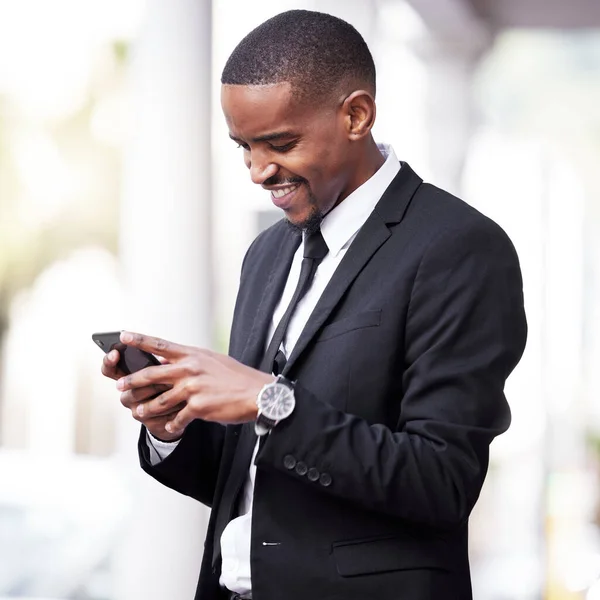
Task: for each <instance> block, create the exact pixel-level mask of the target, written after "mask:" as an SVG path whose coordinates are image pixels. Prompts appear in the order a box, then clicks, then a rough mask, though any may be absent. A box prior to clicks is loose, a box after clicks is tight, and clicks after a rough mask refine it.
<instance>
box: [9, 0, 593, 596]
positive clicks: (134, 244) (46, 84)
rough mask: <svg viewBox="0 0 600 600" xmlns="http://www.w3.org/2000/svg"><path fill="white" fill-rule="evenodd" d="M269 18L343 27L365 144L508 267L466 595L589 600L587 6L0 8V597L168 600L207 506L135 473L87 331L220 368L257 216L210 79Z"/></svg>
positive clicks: (193, 559) (420, 1) (513, 0)
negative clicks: (475, 220) (210, 360)
mask: <svg viewBox="0 0 600 600" xmlns="http://www.w3.org/2000/svg"><path fill="white" fill-rule="evenodd" d="M290 8H307V9H316V10H321V11H324V12H329V13H332V14H335V15H337V16H339V17H341V18H343V19H345V20H347V21H349V22H350V23H352V24H353V25H354V26H355V27H356V28H357V29H358V30H359V31H360V32H361V33H362V34H363V36H364V37H365V39H366V40H367V43H368V44H369V45H370V47H371V50H372V52H373V55H374V58H375V62H376V64H377V68H378V97H377V100H378V118H377V124H376V127H375V137H376V139H377V141H380V142H388V143H391V144H392V145H393V146H394V148H395V150H396V153H397V155H398V156H399V157H400V158H401V160H405V161H407V162H409V163H410V164H411V166H412V167H413V168H414V169H415V170H416V171H417V172H418V173H419V174H420V175H421V176H422V177H424V178H425V179H426V180H429V181H431V182H433V183H435V184H437V185H439V186H440V187H444V188H445V189H447V190H449V191H451V192H453V193H455V194H458V195H460V196H461V197H463V198H464V199H465V200H467V201H468V202H469V203H470V204H472V205H474V206H475V207H477V208H478V209H480V210H481V211H483V212H484V213H486V214H487V215H489V216H490V217H492V218H493V219H495V220H496V221H497V222H498V223H500V224H501V225H502V227H504V228H505V229H506V231H507V232H508V233H509V235H510V236H511V238H512V239H513V241H514V243H515V245H516V247H517V250H518V252H519V255H520V258H521V262H522V268H523V274H524V279H525V295H526V309H527V313H528V319H529V326H530V334H529V341H528V346H527V350H526V352H525V355H524V357H523V360H522V362H521V363H520V365H519V366H518V368H517V369H516V371H515V372H514V374H513V375H512V376H511V378H510V380H509V382H508V385H507V395H508V399H509V402H510V404H511V407H512V411H513V424H512V427H511V429H510V430H509V431H508V433H506V434H505V435H503V436H501V437H500V438H499V439H498V440H497V441H496V442H494V444H493V447H492V461H491V465H490V472H489V475H488V478H487V481H486V484H485V487H484V490H483V492H482V495H481V499H480V501H479V504H478V505H477V507H476V509H475V511H474V514H473V517H472V526H471V537H472V541H471V563H472V571H473V585H474V597H475V599H476V600H534V599H535V600H538V599H544V600H546V599H547V600H567V599H568V600H571V599H573V600H575V599H582V600H599V599H600V529H599V526H600V495H599V493H598V491H599V477H600V403H599V402H597V397H596V396H597V394H596V390H597V389H598V388H599V383H600V308H599V307H600V195H599V192H600V189H599V188H600V177H599V176H598V164H599V159H600V4H599V3H597V2H596V1H595V0H570V2H568V3H566V2H563V1H562V0H373V1H367V0H364V1H357V0H326V1H320V2H316V1H312V2H311V1H308V0H307V1H306V2H289V1H287V0H280V1H279V2H277V3H273V2H263V1H260V0H257V1H255V2H247V1H244V0H219V1H218V2H214V3H210V2H206V1H204V0H169V2H165V1H164V0H102V1H100V0H0V598H29V599H30V600H32V599H35V600H42V599H44V600H66V599H69V600H84V599H85V600H138V599H139V600H142V599H144V600H154V599H156V600H158V599H160V600H165V599H167V598H168V599H174V600H180V599H181V600H185V599H187V598H191V597H192V596H193V590H194V589H195V583H196V578H197V573H198V569H199V565H200V556H201V552H202V546H203V541H204V528H205V526H206V519H207V513H206V511H205V510H204V509H202V508H201V507H200V506H198V505H197V504H196V503H194V502H192V501H190V500H188V499H186V498H182V497H178V496H177V495H176V494H175V493H174V492H170V491H168V490H166V489H163V488H162V487H161V486H160V485H159V484H157V483H156V482H154V481H153V480H151V479H150V478H149V477H147V476H146V475H144V474H143V473H142V472H141V470H140V469H139V468H138V466H137V456H136V441H137V433H138V427H137V424H136V423H135V422H134V421H133V420H132V419H131V417H130V415H129V414H128V413H127V412H126V411H125V410H124V409H123V408H122V407H121V406H120V403H119V399H118V394H117V392H116V390H115V388H114V384H113V383H112V382H110V381H107V380H104V378H103V377H102V376H101V375H100V362H101V358H102V355H101V353H100V352H99V350H98V349H97V348H95V347H94V345H93V343H92V341H91V338H90V336H91V334H92V333H93V332H94V331H109V330H115V329H125V328H127V329H133V330H141V331H144V332H146V333H149V334H154V335H159V336H163V337H166V338H168V339H173V340H175V341H179V342H182V343H189V344H196V345H201V346H209V347H211V348H215V349H218V350H222V351H224V350H225V349H226V347H227V338H228V331H229V326H230V321H231V315H232V311H233V303H234V300H235V294H236V288H237V282H238V277H239V268H240V264H241V260H242V257H243V255H244V252H245V250H246V248H247V246H248V245H249V244H250V242H251V241H252V239H253V238H254V237H255V236H256V234H257V233H258V232H259V231H260V230H261V229H263V228H264V227H266V226H268V225H269V224H270V223H272V222H273V221H274V220H276V219H278V218H279V217H280V215H279V214H278V213H277V212H276V210H275V209H274V208H273V207H272V205H271V202H270V199H269V197H268V195H267V194H266V193H265V192H264V191H263V190H261V189H260V188H256V189H254V187H253V186H252V185H251V183H250V180H249V176H248V173H247V170H246V169H245V167H244V165H243V162H242V156H241V151H240V150H238V149H236V147H235V144H234V143H232V142H231V141H230V140H229V139H228V136H227V129H226V127H225V123H224V120H223V118H222V115H221V112H220V106H219V87H220V84H219V76H220V72H221V69H222V67H223V65H224V63H225V61H226V59H227V57H228V55H229V53H230V52H231V51H232V50H233V48H234V46H235V45H236V44H237V42H238V41H239V40H240V39H241V38H242V37H243V36H244V35H245V34H246V33H247V32H248V31H250V30H251V29H252V28H253V27H255V26H256V25H258V24H259V23H261V22H262V21H264V20H265V19H267V18H269V17H271V16H272V15H274V14H276V13H278V12H281V11H284V10H287V9H290ZM492 318H493V317H492Z"/></svg>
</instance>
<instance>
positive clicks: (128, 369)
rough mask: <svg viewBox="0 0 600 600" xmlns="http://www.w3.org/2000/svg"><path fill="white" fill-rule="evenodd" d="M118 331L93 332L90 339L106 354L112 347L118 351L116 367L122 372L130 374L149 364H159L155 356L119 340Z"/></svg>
mask: <svg viewBox="0 0 600 600" xmlns="http://www.w3.org/2000/svg"><path fill="white" fill-rule="evenodd" d="M120 335H121V334H120V332H119V331H112V332H109V333H95V334H94V335H92V339H93V340H94V342H95V343H96V345H97V346H99V347H100V348H101V349H102V350H104V352H106V353H107V354H108V353H109V352H110V351H111V350H112V349H113V348H114V349H116V350H118V351H119V357H120V358H119V362H118V363H117V367H118V368H119V369H120V370H121V371H123V373H126V374H130V373H135V372H136V371H140V370H141V369H145V368H146V367H149V366H151V365H160V364H161V363H160V361H159V360H158V359H157V358H156V356H154V355H152V354H150V353H148V352H144V351H143V350H140V349H139V348H133V347H132V346H126V345H125V344H123V343H122V342H121V340H120Z"/></svg>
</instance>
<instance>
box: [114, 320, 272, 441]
mask: <svg viewBox="0 0 600 600" xmlns="http://www.w3.org/2000/svg"><path fill="white" fill-rule="evenodd" d="M121 342H123V343H124V344H125V345H127V346H135V347H136V348H139V349H140V350H145V351H146V352H151V353H152V354H156V355H157V356H160V357H163V358H164V359H166V360H167V361H168V363H167V364H163V365H160V366H152V367H147V368H145V369H142V370H141V371H138V372H137V373H132V374H131V375H126V376H125V377H122V378H121V379H119V380H118V382H117V389H118V390H120V391H122V392H124V391H126V390H134V389H136V388H141V387H145V386H149V385H156V384H164V385H170V386H172V387H171V388H170V389H168V390H167V391H165V392H163V393H162V394H160V395H159V396H156V397H155V398H153V399H150V400H147V401H145V402H141V403H140V404H139V405H138V408H137V411H138V416H143V417H148V416H151V415H154V414H156V415H158V414H165V413H166V412H168V411H169V409H173V408H175V407H176V406H177V405H179V404H182V403H184V404H185V406H184V407H183V408H182V409H181V410H180V411H179V412H178V413H177V414H176V415H175V416H174V417H173V418H172V420H170V421H169V422H168V423H167V424H166V425H165V429H166V430H167V431H168V432H169V433H172V434H181V433H183V431H184V430H185V428H186V427H187V426H188V425H189V424H190V423H191V422H192V421H193V420H194V419H203V420H204V421H214V422H218V423H225V424H226V423H231V424H234V423H245V422H247V421H253V420H254V419H256V416H257V413H258V409H257V406H256V397H257V396H258V393H259V392H260V390H261V388H262V387H263V386H264V385H266V384H267V383H270V382H272V381H274V379H275V378H274V377H273V376H272V375H270V374H268V373H263V372H262V371H258V370H256V369H253V368H251V367H247V366H246V365H243V364H241V363H240V362H238V361H237V360H235V359H233V358H231V357H229V356H225V355H223V354H218V353H216V352H212V351H210V350H205V349H202V348H195V347H193V346H183V345H181V344H175V343H173V342H168V341H166V340H163V339H160V338H155V337H150V336H146V335H142V334H139V333H130V332H128V331H124V332H122V333H121ZM140 411H141V412H140Z"/></svg>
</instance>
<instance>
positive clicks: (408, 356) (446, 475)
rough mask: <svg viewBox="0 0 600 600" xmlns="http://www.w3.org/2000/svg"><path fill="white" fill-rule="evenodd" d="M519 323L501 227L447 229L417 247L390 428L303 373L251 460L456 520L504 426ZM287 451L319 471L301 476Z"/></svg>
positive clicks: (447, 524)
mask: <svg viewBox="0 0 600 600" xmlns="http://www.w3.org/2000/svg"><path fill="white" fill-rule="evenodd" d="M465 229H466V230H465ZM526 329H527V327H526V321H525V314H524V309H523V295H522V280H521V272H520V268H519V263H518V259H517V256H516V253H515V250H514V248H513V246H512V243H511V242H510V240H509V239H508V237H507V236H506V234H505V233H504V232H503V231H502V230H501V229H500V228H499V227H498V226H497V225H495V224H494V223H493V222H491V221H488V220H487V219H485V220H480V221H479V222H478V223H476V224H474V225H471V226H469V228H468V229H467V228H465V227H462V230H454V231H446V232H445V233H444V234H443V235H441V236H439V237H438V238H437V239H435V240H433V241H432V242H431V243H430V245H429V246H428V248H427V249H426V251H425V252H424V254H423V256H422V259H421V262H420V265H419V268H418V271H417V274H416V277H415V280H414V284H413V290H412V296H411V300H410V304H409V307H408V312H407V318H406V331H405V343H404V356H401V357H397V360H396V364H398V365H399V366H398V377H402V382H403V393H402V394H401V395H400V396H399V397H393V398H389V402H393V403H400V416H399V419H398V422H397V423H396V424H395V426H392V427H389V426H384V425H381V424H369V423H367V422H366V421H365V420H364V419H362V418H360V417H359V416H355V415H352V414H347V413H344V412H342V411H340V410H338V409H335V408H333V407H332V406H330V405H329V404H327V403H326V402H325V401H323V400H322V399H320V398H319V397H318V393H313V392H310V391H308V390H307V389H305V388H303V386H302V381H301V378H300V379H299V380H298V381H297V384H296V408H295V410H294V412H293V414H292V415H291V416H290V417H289V418H288V419H286V420H285V421H283V422H282V423H280V424H279V425H278V426H277V427H275V428H274V430H273V431H272V432H271V434H270V435H269V436H268V439H267V440H266V441H265V442H264V444H263V446H262V448H261V450H260V452H259V453H258V455H257V458H256V465H257V468H260V469H274V470H277V471H279V472H282V473H285V474H286V475H288V476H289V477H295V478H297V479H298V480H299V481H302V482H304V483H305V485H313V486H315V487H316V489H319V490H320V491H321V492H322V493H324V494H331V495H334V496H337V497H339V498H342V499H344V500H346V501H348V502H353V503H356V504H358V505H360V506H361V507H363V508H365V509H368V510H373V511H377V512H380V513H385V514H387V515H392V516H396V517H398V518H401V519H405V520H409V521H412V522H415V523H423V524H427V525H429V526H433V527H441V528H452V527H455V526H458V525H460V524H462V523H463V522H464V521H465V520H466V519H467V518H468V516H469V513H470V511H471V509H472V507H473V505H474V503H475V501H476V500H477V497H478V495H479V492H480V490H481V486H482V484H483V480H484V478H485V475H486V471H487V467H488V459H489V444H490V442H491V441H492V439H493V438H494V437H495V436H496V435H498V434H500V433H502V432H503V431H505V430H506V429H507V428H508V426H509V423H510V411H509V408H508V405H507V403H506V400H505V397H504V392H503V390H504V384H505V381H506V378H507V377H508V375H509V374H510V372H511V371H512V370H513V368H514V367H515V365H516V364H517V362H518V361H519V359H520V357H521V355H522V353H523V350H524V346H525V339H526ZM365 401H366V400H365ZM290 456H291V457H294V458H295V459H297V460H302V461H303V462H305V463H306V464H307V465H308V466H310V467H313V468H314V473H316V474H317V477H315V476H314V473H313V477H312V481H311V479H310V478H307V477H301V476H300V475H298V474H297V473H296V471H295V470H294V469H293V468H290V458H289V457H290ZM319 475H320V477H319Z"/></svg>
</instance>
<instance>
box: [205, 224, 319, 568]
mask: <svg viewBox="0 0 600 600" xmlns="http://www.w3.org/2000/svg"><path fill="white" fill-rule="evenodd" d="M328 251H329V249H328V248H327V244H326V243H325V240H324V239H323V235H322V234H321V231H320V230H319V231H316V232H315V233H312V234H305V236H304V258H303V259H302V266H301V268H300V278H299V279H298V285H297V286H296V290H295V291H294V295H293V296H292V299H291V300H290V304H289V306H288V307H287V310H286V311H285V314H284V315H283V317H281V321H279V324H278V325H277V328H276V329H275V333H273V337H272V338H271V343H270V344H269V347H268V348H267V350H266V352H265V355H264V357H263V360H262V362H261V365H260V370H261V371H264V372H265V373H274V374H275V375H279V374H280V373H281V371H282V370H283V367H284V366H285V363H286V362H287V359H286V357H285V354H284V353H283V352H281V350H279V346H281V343H282V342H283V338H284V337H285V332H286V330H287V328H288V325H289V323H290V319H291V318H292V314H293V313H294V310H295V309H296V306H297V304H298V302H300V300H301V299H302V298H303V297H304V295H305V294H306V292H307V291H308V289H309V288H310V285H311V283H312V280H313V279H314V276H315V272H316V270H317V267H318V266H319V263H320V262H321V261H322V260H323V258H325V256H326V255H327V252H328ZM255 444H256V434H255V433H254V424H253V423H246V424H245V425H244V426H243V427H242V429H241V432H240V438H239V441H238V447H237V449H236V452H235V459H234V463H233V465H232V468H231V471H230V473H229V477H228V479H227V483H226V484H225V489H224V490H223V496H222V498H221V503H220V505H219V508H218V513H217V517H216V519H215V538H214V540H215V546H214V550H213V564H214V563H215V562H216V561H217V559H218V558H219V556H220V553H221V552H220V550H221V535H223V531H224V529H225V527H226V526H227V524H228V523H229V522H230V521H231V519H232V518H233V515H234V513H235V507H236V504H237V499H238V496H239V494H240V491H241V490H242V488H243V484H244V481H245V479H246V476H247V474H248V468H249V466H250V463H249V462H244V459H247V460H248V461H250V457H251V454H252V449H253V447H254V445H255Z"/></svg>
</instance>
